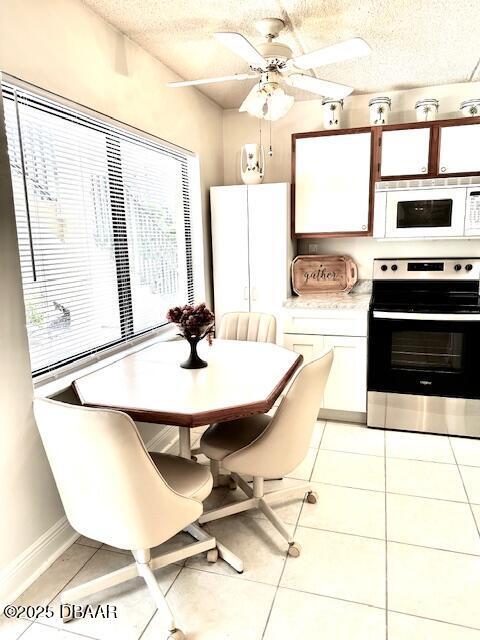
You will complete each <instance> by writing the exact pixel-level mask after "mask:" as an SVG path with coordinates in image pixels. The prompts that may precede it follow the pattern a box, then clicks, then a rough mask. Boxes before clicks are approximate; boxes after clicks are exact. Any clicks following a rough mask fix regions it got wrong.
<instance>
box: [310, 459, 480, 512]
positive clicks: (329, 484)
mask: <svg viewBox="0 0 480 640" xmlns="http://www.w3.org/2000/svg"><path fill="white" fill-rule="evenodd" d="M451 466H454V465H451ZM475 468H476V467H475ZM313 482H314V483H316V484H324V485H327V486H329V487H341V488H343V489H358V490H359V491H370V492H371V493H385V491H383V490H380V489H367V488H366V487H354V486H352V485H350V484H336V483H335V482H325V481H324V480H313ZM386 493H387V494H389V495H392V496H407V497H408V498H422V499H424V500H440V502H454V503H455V504H468V499H467V500H452V498H434V497H433V496H420V495H417V494H414V493H400V492H399V491H387V492H386ZM473 504H475V505H476V504H477V503H475V502H474V503H473ZM478 506H480V505H478Z"/></svg>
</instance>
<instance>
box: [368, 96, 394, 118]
mask: <svg viewBox="0 0 480 640" xmlns="http://www.w3.org/2000/svg"><path fill="white" fill-rule="evenodd" d="M368 108H369V110H370V124H374V125H375V124H376V125H384V124H388V116H389V113H390V110H391V108H392V101H391V100H390V98H387V97H386V96H381V97H378V98H372V99H371V100H370V101H369V103H368Z"/></svg>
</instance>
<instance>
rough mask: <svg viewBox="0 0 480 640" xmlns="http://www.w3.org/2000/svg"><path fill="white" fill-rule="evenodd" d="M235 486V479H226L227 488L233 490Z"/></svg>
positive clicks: (236, 485)
mask: <svg viewBox="0 0 480 640" xmlns="http://www.w3.org/2000/svg"><path fill="white" fill-rule="evenodd" d="M237 487H238V484H237V481H236V480H234V479H233V478H230V479H229V481H228V488H229V489H230V491H235V489H236V488H237Z"/></svg>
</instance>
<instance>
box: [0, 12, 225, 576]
mask: <svg viewBox="0 0 480 640" xmlns="http://www.w3.org/2000/svg"><path fill="white" fill-rule="evenodd" d="M0 69H1V70H2V71H4V72H6V73H9V74H11V75H14V76H16V77H19V78H21V79H22V80H25V81H27V82H30V83H32V84H35V85H37V86H39V87H42V88H44V89H47V90H49V91H52V92H54V93H57V94H59V95H61V96H63V97H65V98H68V99H70V100H73V101H76V102H79V103H81V104H83V105H85V106H87V107H90V108H93V109H96V110H98V111H100V112H102V113H105V114H108V115H109V116H112V117H114V118H117V119H119V120H121V121H123V122H125V123H128V124H130V125H133V126H136V127H138V128H140V129H142V130H144V131H147V132H149V133H152V134H154V135H157V136H159V137H161V138H164V139H166V140H169V141H171V142H173V143H176V144H178V145H181V146H183V147H186V148H188V149H190V150H192V151H194V152H196V153H198V155H199V158H200V163H201V179H202V187H203V205H204V225H203V227H204V233H205V238H206V239H208V244H207V246H209V224H208V217H209V216H208V206H207V203H208V189H209V187H210V185H213V184H221V183H222V177H223V164H222V111H221V109H220V108H219V107H218V106H216V105H215V104H214V103H212V102H211V101H210V100H208V99H207V98H206V97H204V96H203V95H202V94H200V93H199V92H198V91H197V90H195V89H183V90H174V89H169V88H167V87H166V86H165V83H166V82H167V81H168V80H172V79H177V77H176V76H175V74H174V73H173V72H171V71H170V70H169V69H168V68H167V67H165V66H164V65H163V64H162V63H161V62H159V61H158V60H156V59H155V58H153V57H152V56H150V55H149V54H148V53H146V52H145V51H144V50H142V49H141V48H140V47H138V46H137V45H135V44H134V43H132V42H131V41H129V40H128V39H126V38H125V37H124V36H122V35H121V34H120V33H119V32H117V31H115V30H114V29H113V28H112V27H110V26H109V25H108V24H107V23H106V22H104V21H103V20H101V19H100V18H99V17H98V16H97V15H96V14H94V13H93V12H91V11H90V10H89V9H87V8H86V7H85V6H84V5H83V4H82V3H81V2H80V0H41V1H40V0H1V2H0ZM1 142H4V141H1V140H0V143H1ZM0 166H1V168H2V169H3V170H4V171H3V174H1V175H0V178H1V179H3V180H7V179H8V176H6V174H5V156H3V157H0ZM0 198H2V199H0V274H1V275H0V278H1V280H0V282H1V284H0V352H1V359H0V486H1V489H0V491H1V499H0V504H1V505H2V507H1V509H2V517H1V525H0V527H1V529H0V568H5V567H6V566H7V565H9V564H10V565H11V563H12V562H15V558H17V557H18V556H19V554H21V553H22V552H23V551H24V550H25V549H27V547H29V546H30V545H31V544H32V543H33V542H34V541H35V540H37V539H38V538H39V537H40V536H41V535H42V534H43V533H44V532H45V531H46V530H47V529H49V528H50V527H51V526H52V525H53V524H54V523H55V522H56V521H58V520H59V519H60V518H61V517H62V516H63V509H62V507H61V504H60V502H59V499H58V495H57V492H56V489H55V487H54V484H53V480H52V477H51V474H50V470H49V467H48V465H47V462H46V459H45V456H44V452H43V448H42V446H41V443H40V440H39V436H38V432H37V429H36V426H35V423H34V421H33V417H32V413H31V400H32V387H31V378H30V365H29V359H28V348H27V339H26V332H25V318H24V309H23V299H22V294H21V281H20V273H19V264H18V258H17V252H16V237H15V227H14V220H13V218H12V216H11V202H10V201H9V199H8V189H2V188H0ZM207 267H208V263H207Z"/></svg>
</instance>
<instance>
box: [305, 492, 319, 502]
mask: <svg viewBox="0 0 480 640" xmlns="http://www.w3.org/2000/svg"><path fill="white" fill-rule="evenodd" d="M317 500H318V494H317V493H315V491H309V492H308V493H307V502H308V503H309V504H317Z"/></svg>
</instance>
